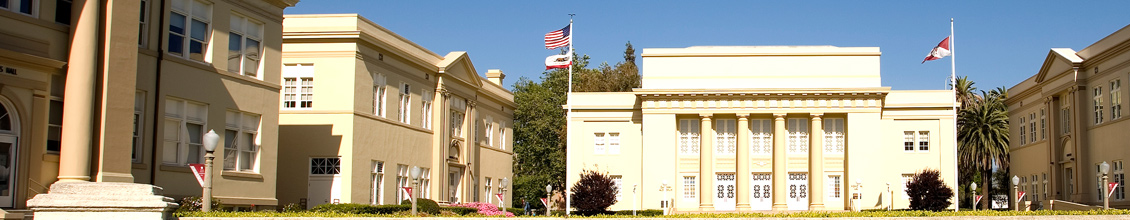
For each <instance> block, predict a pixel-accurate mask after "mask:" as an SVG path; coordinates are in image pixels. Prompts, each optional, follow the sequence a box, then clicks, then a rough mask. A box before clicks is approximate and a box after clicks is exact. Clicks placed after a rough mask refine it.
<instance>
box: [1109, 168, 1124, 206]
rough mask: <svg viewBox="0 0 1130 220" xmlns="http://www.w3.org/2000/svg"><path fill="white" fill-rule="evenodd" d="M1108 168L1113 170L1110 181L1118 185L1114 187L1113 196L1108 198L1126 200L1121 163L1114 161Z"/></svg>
mask: <svg viewBox="0 0 1130 220" xmlns="http://www.w3.org/2000/svg"><path fill="white" fill-rule="evenodd" d="M1110 168H1111V170H1113V172H1112V173H1113V174H1111V178H1110V181H1111V182H1116V183H1118V185H1117V186H1114V190H1113V191H1112V192H1114V194H1113V195H1111V196H1110V197H1111V198H1112V199H1116V200H1124V199H1126V186H1125V185H1126V170H1125V169H1124V167H1122V161H1121V160H1116V161H1114V163H1111V164H1110Z"/></svg>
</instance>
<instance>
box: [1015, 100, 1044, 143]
mask: <svg viewBox="0 0 1130 220" xmlns="http://www.w3.org/2000/svg"><path fill="white" fill-rule="evenodd" d="M1039 114H1040V119H1039V121H1040V125H1039V128H1040V129H1039V131H1040V133H1039V138H1037V136H1036V113H1035V112H1033V113H1028V117H1027V118H1025V117H1024V116H1023V115H1021V116H1020V123H1019V124H1020V131H1019V132H1020V144H1021V145H1024V144H1028V143H1035V142H1036V140H1044V139H1046V138H1047V135H1046V130H1047V117H1046V116H1045V114H1046V113H1045V110H1044V109H1042V108H1041V109H1040V111H1039Z"/></svg>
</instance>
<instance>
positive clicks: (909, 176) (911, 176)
mask: <svg viewBox="0 0 1130 220" xmlns="http://www.w3.org/2000/svg"><path fill="white" fill-rule="evenodd" d="M911 181H914V174H912V173H904V174H902V185H901V186H894V187H895V188H891V190H896V191H902V198H903V199H910V195H909V194H906V184H907V183H910V182H911Z"/></svg>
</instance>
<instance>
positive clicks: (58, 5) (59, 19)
mask: <svg viewBox="0 0 1130 220" xmlns="http://www.w3.org/2000/svg"><path fill="white" fill-rule="evenodd" d="M0 1H3V0H0ZM71 5H74V2H73V1H71V0H55V23H60V24H65V25H70V24H71ZM142 6H143V7H144V4H142ZM141 14H142V15H143V16H144V15H145V10H142V11H141Z"/></svg>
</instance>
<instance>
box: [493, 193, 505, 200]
mask: <svg viewBox="0 0 1130 220" xmlns="http://www.w3.org/2000/svg"><path fill="white" fill-rule="evenodd" d="M494 195H495V196H496V197H498V201H504V200H503V199H502V193H499V194H494Z"/></svg>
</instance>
